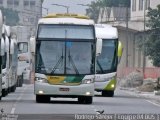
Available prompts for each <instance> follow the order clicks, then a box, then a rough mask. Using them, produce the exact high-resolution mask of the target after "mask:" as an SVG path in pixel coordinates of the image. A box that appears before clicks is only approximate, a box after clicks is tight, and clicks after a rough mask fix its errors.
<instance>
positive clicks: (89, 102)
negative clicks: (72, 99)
mask: <svg viewBox="0 0 160 120" xmlns="http://www.w3.org/2000/svg"><path fill="white" fill-rule="evenodd" d="M92 102H93V97H92V96H88V97H85V104H92Z"/></svg>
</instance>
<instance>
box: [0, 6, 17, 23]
mask: <svg viewBox="0 0 160 120" xmlns="http://www.w3.org/2000/svg"><path fill="white" fill-rule="evenodd" d="M0 9H1V11H2V13H3V16H5V17H6V18H5V22H6V25H9V26H15V25H17V24H18V22H19V16H18V12H17V11H13V10H12V9H8V8H3V7H0Z"/></svg>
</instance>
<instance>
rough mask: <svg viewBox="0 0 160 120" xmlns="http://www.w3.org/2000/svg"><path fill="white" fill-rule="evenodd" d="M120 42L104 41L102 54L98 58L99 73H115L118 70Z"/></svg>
mask: <svg viewBox="0 0 160 120" xmlns="http://www.w3.org/2000/svg"><path fill="white" fill-rule="evenodd" d="M117 43H118V40H117V39H115V40H112V39H103V45H102V53H101V55H100V56H98V58H97V65H96V68H97V70H96V71H97V73H99V74H100V73H109V72H114V71H116V69H117V67H116V66H117V65H116V64H117V55H116V47H117Z"/></svg>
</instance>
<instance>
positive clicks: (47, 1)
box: [43, 0, 93, 14]
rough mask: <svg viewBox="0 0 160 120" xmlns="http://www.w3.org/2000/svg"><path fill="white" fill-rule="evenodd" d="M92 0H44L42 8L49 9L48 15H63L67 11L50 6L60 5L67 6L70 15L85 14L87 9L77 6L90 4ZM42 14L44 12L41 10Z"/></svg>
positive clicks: (44, 11)
mask: <svg viewBox="0 0 160 120" xmlns="http://www.w3.org/2000/svg"><path fill="white" fill-rule="evenodd" d="M91 1H93V0H44V2H43V7H45V8H48V9H49V13H64V12H66V11H67V10H66V9H65V8H64V7H60V6H53V5H51V4H60V5H65V6H69V12H70V13H79V14H85V13H86V12H85V9H86V8H87V7H84V6H80V5H77V4H90V3H91ZM43 13H44V14H46V10H44V9H43Z"/></svg>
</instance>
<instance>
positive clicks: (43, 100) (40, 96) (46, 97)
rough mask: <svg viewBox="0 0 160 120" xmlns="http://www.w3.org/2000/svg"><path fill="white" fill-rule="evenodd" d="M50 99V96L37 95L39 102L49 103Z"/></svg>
mask: <svg viewBox="0 0 160 120" xmlns="http://www.w3.org/2000/svg"><path fill="white" fill-rule="evenodd" d="M49 101H50V97H49V96H46V95H36V102H37V103H47V102H49Z"/></svg>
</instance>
